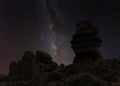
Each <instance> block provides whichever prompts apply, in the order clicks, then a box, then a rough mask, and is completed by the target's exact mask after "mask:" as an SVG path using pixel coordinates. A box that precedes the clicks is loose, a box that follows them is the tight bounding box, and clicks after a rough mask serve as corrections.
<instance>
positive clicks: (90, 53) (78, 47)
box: [71, 21, 102, 63]
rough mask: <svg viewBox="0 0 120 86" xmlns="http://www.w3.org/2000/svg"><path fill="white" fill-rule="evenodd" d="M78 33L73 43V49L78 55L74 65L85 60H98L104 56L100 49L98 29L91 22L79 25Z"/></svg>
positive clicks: (74, 36)
mask: <svg viewBox="0 0 120 86" xmlns="http://www.w3.org/2000/svg"><path fill="white" fill-rule="evenodd" d="M76 27H77V31H76V33H75V34H74V35H73V40H72V41H71V44H72V48H73V50H74V52H75V54H76V56H75V58H74V61H73V63H78V62H79V61H81V60H83V59H92V60H97V59H101V58H102V56H101V54H100V53H99V50H98V47H100V46H101V42H102V40H101V38H100V37H99V35H98V33H99V32H98V29H97V27H96V26H94V25H93V24H92V23H91V22H89V21H84V22H80V23H78V24H77V26H76Z"/></svg>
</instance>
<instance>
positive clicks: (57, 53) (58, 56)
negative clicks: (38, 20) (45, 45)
mask: <svg viewBox="0 0 120 86" xmlns="http://www.w3.org/2000/svg"><path fill="white" fill-rule="evenodd" d="M44 4H45V6H44V10H43V12H44V14H45V18H46V20H47V24H48V27H47V29H48V30H49V35H50V37H49V42H50V54H51V55H52V56H53V59H54V60H55V61H56V62H58V63H61V62H63V59H64V58H65V53H66V49H65V44H66V41H65V37H64V27H63V25H62V24H61V22H60V20H59V18H58V17H57V14H56V9H55V0H44Z"/></svg>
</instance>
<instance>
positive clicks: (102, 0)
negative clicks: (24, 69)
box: [0, 0, 120, 74]
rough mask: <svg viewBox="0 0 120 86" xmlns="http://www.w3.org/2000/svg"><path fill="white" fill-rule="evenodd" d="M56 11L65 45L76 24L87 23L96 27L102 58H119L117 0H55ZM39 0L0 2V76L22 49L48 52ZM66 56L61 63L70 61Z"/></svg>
mask: <svg viewBox="0 0 120 86" xmlns="http://www.w3.org/2000/svg"><path fill="white" fill-rule="evenodd" d="M55 1H56V9H57V10H56V12H57V16H58V17H59V19H60V21H61V22H62V24H63V25H64V27H65V33H66V34H65V35H64V36H65V38H66V40H68V45H70V44H69V42H70V40H71V38H72V35H73V34H74V32H75V30H76V28H75V25H76V23H77V22H79V21H83V20H91V21H93V22H94V23H96V24H97V26H98V29H99V30H100V35H101V37H102V39H103V45H102V46H101V48H100V51H101V53H102V55H103V56H104V57H105V58H112V57H116V58H120V53H119V51H120V39H119V38H120V24H119V23H120V1H119V0H109V1H108V0H55ZM42 2H43V0H1V1H0V3H1V4H0V15H1V16H0V73H4V74H6V73H8V67H9V63H10V62H11V61H13V60H18V59H20V58H21V56H22V54H23V52H24V51H26V50H33V51H34V52H35V51H36V50H43V51H46V52H47V53H49V45H48V44H49V43H48V42H47V40H48V32H47V29H46V22H45V20H44V17H43V13H42V12H43V4H42ZM66 50H67V51H66V52H68V53H69V55H68V57H66V58H65V60H64V63H65V64H69V63H71V62H72V59H73V57H74V53H73V52H72V49H71V48H70V47H68V48H67V49H66Z"/></svg>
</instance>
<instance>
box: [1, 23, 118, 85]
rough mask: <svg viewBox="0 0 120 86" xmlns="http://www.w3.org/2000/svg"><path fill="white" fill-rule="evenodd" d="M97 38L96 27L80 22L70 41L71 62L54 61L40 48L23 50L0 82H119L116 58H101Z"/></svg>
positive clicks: (100, 83)
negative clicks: (72, 59)
mask: <svg viewBox="0 0 120 86" xmlns="http://www.w3.org/2000/svg"><path fill="white" fill-rule="evenodd" d="M101 42H102V41H101V38H100V37H99V36H98V29H97V28H96V27H95V26H94V25H93V24H91V22H81V23H79V24H78V25H77V31H76V33H75V35H74V36H73V40H72V42H71V43H72V48H73V50H74V52H75V54H76V57H75V58H74V62H73V64H70V65H67V66H66V65H64V64H60V65H58V64H57V63H55V62H54V61H52V57H51V56H50V55H48V54H47V53H45V52H43V51H37V52H36V54H34V53H32V52H31V51H27V52H24V54H23V57H22V58H21V59H20V60H19V61H18V62H16V61H13V62H11V64H10V67H9V74H8V76H5V77H4V78H2V79H0V86H120V59H113V60H110V59H106V60H104V59H102V56H101V55H100V53H99V51H98V47H100V45H101ZM99 59H101V60H99ZM98 60H99V62H98V63H97V64H94V62H96V61H98Z"/></svg>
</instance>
